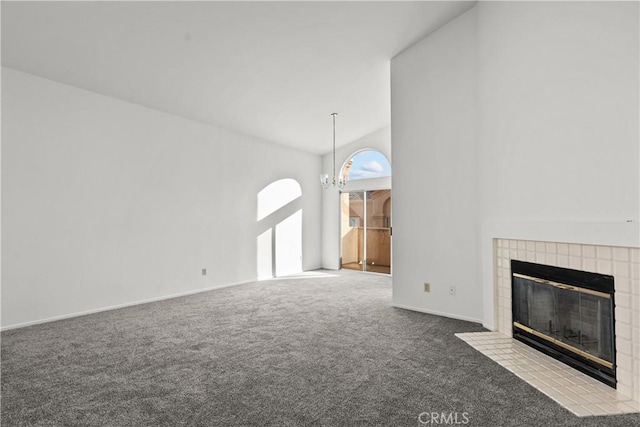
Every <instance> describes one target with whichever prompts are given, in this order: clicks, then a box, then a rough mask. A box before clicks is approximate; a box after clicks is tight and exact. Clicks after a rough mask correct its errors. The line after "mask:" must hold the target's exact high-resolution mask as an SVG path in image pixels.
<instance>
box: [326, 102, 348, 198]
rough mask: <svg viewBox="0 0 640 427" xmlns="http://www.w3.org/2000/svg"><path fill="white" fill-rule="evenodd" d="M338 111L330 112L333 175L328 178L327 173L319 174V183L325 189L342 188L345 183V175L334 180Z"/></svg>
mask: <svg viewBox="0 0 640 427" xmlns="http://www.w3.org/2000/svg"><path fill="white" fill-rule="evenodd" d="M337 115H338V113H331V117H333V175H332V177H331V180H329V175H328V174H324V175H320V185H322V188H324V189H325V190H326V189H327V188H329V187H333V188H338V189H340V190H341V189H343V188H344V186H345V184H346V183H347V177H346V176H344V175H343V176H340V177H338V179H337V180H336V116H337Z"/></svg>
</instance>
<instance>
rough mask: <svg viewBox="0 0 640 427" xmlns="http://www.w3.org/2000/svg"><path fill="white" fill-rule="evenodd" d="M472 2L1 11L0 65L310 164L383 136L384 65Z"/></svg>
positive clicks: (65, 5)
mask: <svg viewBox="0 0 640 427" xmlns="http://www.w3.org/2000/svg"><path fill="white" fill-rule="evenodd" d="M474 3H475V2H459V1H444V2H434V1H418V2H404V1H392V2H361V1H353V2H297V1H285V2H270V1H258V2H242V1H241V2H221V1H195V2H183V1H175V2H168V1H167V2H164V1H163V2H151V1H140V2H82V1H81V2H56V1H45V2H6V1H3V2H2V65H3V66H6V67H10V68H14V69H17V70H20V71H24V72H27V73H31V74H34V75H37V76H41V77H44V78H48V79H51V80H55V81H59V82H62V83H66V84H69V85H73V86H77V87H79V88H82V89H86V90H89V91H93V92H96V93H100V94H104V95H107V96H111V97H115V98H119V99H122V100H126V101H129V102H133V103H136V104H140V105H143V106H146V107H149V108H153V109H156V110H160V111H164V112H167V113H171V114H175V115H178V116H182V117H186V118H189V119H193V120H197V121H200V122H204V123H208V124H212V125H215V126H219V127H223V128H227V129H231V130H235V131H238V132H242V133H244V134H248V135H252V136H256V137H259V138H262V139H264V140H267V141H271V142H276V143H279V144H284V145H289V146H292V147H297V148H299V149H302V150H305V151H309V152H312V153H316V154H323V153H326V152H327V151H330V150H331V117H330V114H331V113H332V112H338V113H339V116H338V120H337V124H336V128H337V131H336V132H337V145H338V146H340V145H344V144H346V143H348V142H351V141H353V140H355V139H357V138H360V137H362V136H364V135H367V134H369V133H371V132H374V131H376V130H378V129H380V128H383V127H385V126H388V125H389V122H390V59H391V58H392V57H393V56H395V55H396V54H398V53H399V52H401V51H402V50H404V49H405V48H407V47H408V46H410V45H411V44H413V43H415V42H416V41H418V40H420V39H421V38H423V37H425V36H426V35H428V34H429V33H431V32H433V31H435V30H436V29H437V28H439V27H441V26H442V25H444V24H445V23H446V22H448V21H450V20H451V19H453V18H454V17H455V16H458V15H460V14H461V13H463V12H464V11H465V10H467V9H469V8H470V7H472V6H473V4H474Z"/></svg>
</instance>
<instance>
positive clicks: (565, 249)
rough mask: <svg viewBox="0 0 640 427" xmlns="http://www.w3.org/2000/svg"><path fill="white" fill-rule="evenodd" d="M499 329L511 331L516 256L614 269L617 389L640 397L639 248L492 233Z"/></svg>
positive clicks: (599, 270)
mask: <svg viewBox="0 0 640 427" xmlns="http://www.w3.org/2000/svg"><path fill="white" fill-rule="evenodd" d="M493 247H494V293H493V294H494V306H495V307H496V310H495V316H496V323H495V324H496V326H497V332H499V333H501V334H503V335H505V336H507V337H511V336H512V316H511V271H510V264H511V260H512V259H515V260H520V261H527V262H534V263H538V264H545V265H551V266H556V267H565V268H571V269H576V270H584V271H589V272H594V273H601V274H609V275H613V276H614V280H615V283H614V285H615V304H616V307H615V319H616V323H615V330H616V361H617V380H618V384H617V392H618V393H619V394H621V395H625V396H628V397H629V398H630V399H631V400H632V401H634V402H640V248H629V247H614V246H601V245H585V244H572V243H561V242H544V241H531V240H515V239H493Z"/></svg>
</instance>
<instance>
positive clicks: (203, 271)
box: [202, 268, 207, 276]
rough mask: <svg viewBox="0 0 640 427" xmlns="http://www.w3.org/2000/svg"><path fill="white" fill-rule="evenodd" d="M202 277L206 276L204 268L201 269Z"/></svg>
mask: <svg viewBox="0 0 640 427" xmlns="http://www.w3.org/2000/svg"><path fill="white" fill-rule="evenodd" d="M202 275H203V276H206V275H207V269H206V268H203V269H202Z"/></svg>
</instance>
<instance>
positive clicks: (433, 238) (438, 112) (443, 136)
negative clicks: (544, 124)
mask: <svg viewBox="0 0 640 427" xmlns="http://www.w3.org/2000/svg"><path fill="white" fill-rule="evenodd" d="M475 14H476V10H475V8H474V9H471V10H469V11H468V12H466V13H465V14H463V15H462V16H460V17H459V18H457V19H455V20H454V21H452V22H451V23H449V24H448V25H446V26H445V27H443V28H441V29H440V30H438V31H437V32H435V33H434V34H432V35H430V36H429V37H427V38H426V39H423V40H422V41H421V42H419V43H418V44H416V45H414V46H413V47H411V48H409V49H408V50H406V51H404V52H402V53H401V54H400V55H398V56H397V57H395V58H394V59H393V60H392V62H391V89H392V92H391V129H392V152H393V166H394V170H393V203H394V219H393V262H394V265H393V271H394V274H393V304H394V305H396V306H399V307H405V308H411V309H415V310H420V311H426V312H431V313H439V314H446V315H449V316H453V317H459V318H463V319H470V320H478V319H481V317H482V306H481V305H480V304H478V301H479V300H481V296H482V293H481V287H480V286H479V280H478V276H479V260H478V252H477V251H478V244H477V237H476V234H477V206H478V198H477V190H478V188H477V175H476V168H477V166H476V158H477V156H476V38H475V36H476V29H475V22H476V15H475ZM424 282H430V283H431V292H430V293H425V292H424V290H423V283H424ZM450 286H455V295H449V287H450Z"/></svg>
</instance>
